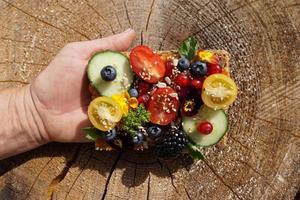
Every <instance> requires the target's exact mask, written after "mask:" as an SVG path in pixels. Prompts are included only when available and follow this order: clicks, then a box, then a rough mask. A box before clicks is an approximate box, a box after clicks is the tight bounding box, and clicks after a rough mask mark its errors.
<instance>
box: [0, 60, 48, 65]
mask: <svg viewBox="0 0 300 200" xmlns="http://www.w3.org/2000/svg"><path fill="white" fill-rule="evenodd" d="M0 64H2V65H4V64H27V65H39V66H46V65H47V64H43V63H29V62H16V61H7V62H0Z"/></svg>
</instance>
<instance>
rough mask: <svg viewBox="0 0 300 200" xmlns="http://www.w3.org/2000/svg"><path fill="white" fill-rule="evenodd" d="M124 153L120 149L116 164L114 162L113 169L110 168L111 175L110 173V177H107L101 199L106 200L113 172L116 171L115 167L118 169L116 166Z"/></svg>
mask: <svg viewBox="0 0 300 200" xmlns="http://www.w3.org/2000/svg"><path fill="white" fill-rule="evenodd" d="M122 153H123V152H122V151H119V154H118V156H117V158H116V160H115V162H114V164H113V165H112V167H111V170H110V172H109V175H108V177H107V179H106V183H105V188H104V191H103V195H102V197H101V200H104V199H105V197H106V194H107V189H108V185H109V182H110V179H111V176H112V174H113V173H114V171H115V169H116V167H117V164H118V162H119V160H120V159H121V156H122Z"/></svg>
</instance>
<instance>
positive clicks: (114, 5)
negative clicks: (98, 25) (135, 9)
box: [111, 0, 122, 29]
mask: <svg viewBox="0 0 300 200" xmlns="http://www.w3.org/2000/svg"><path fill="white" fill-rule="evenodd" d="M111 2H112V4H113V7H114V11H115V12H114V15H115V17H116V18H117V22H118V24H119V27H120V29H122V25H121V22H120V19H119V16H118V15H117V14H116V4H115V2H114V1H113V0H111Z"/></svg>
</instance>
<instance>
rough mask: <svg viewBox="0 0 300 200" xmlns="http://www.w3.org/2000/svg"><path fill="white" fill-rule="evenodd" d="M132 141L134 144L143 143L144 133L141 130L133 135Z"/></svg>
mask: <svg viewBox="0 0 300 200" xmlns="http://www.w3.org/2000/svg"><path fill="white" fill-rule="evenodd" d="M132 141H133V143H134V144H137V145H138V144H142V143H143V141H144V135H143V133H141V132H138V133H137V134H136V135H135V136H133V138H132Z"/></svg>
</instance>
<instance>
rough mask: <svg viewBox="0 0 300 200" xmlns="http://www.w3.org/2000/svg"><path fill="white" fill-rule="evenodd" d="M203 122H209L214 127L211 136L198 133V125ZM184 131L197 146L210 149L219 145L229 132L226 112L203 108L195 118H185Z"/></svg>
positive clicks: (183, 122)
mask: <svg viewBox="0 0 300 200" xmlns="http://www.w3.org/2000/svg"><path fill="white" fill-rule="evenodd" d="M201 121H209V122H210V123H211V124H212V125H213V130H212V132H211V133H210V134H208V135H204V134H201V133H199V132H198V130H197V125H198V124H199V122H201ZM182 126H183V130H184V131H185V132H186V134H187V135H188V137H189V139H190V140H191V141H192V142H193V143H195V144H196V145H197V146H201V147H208V146H212V145H215V144H217V143H218V142H219V141H220V140H221V139H222V138H223V136H224V135H225V134H226V132H227V130H228V118H227V115H226V113H225V112H224V110H214V109H211V108H209V107H207V106H202V107H201V108H200V110H199V111H198V113H197V114H196V115H195V116H193V117H184V118H183V120H182Z"/></svg>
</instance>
